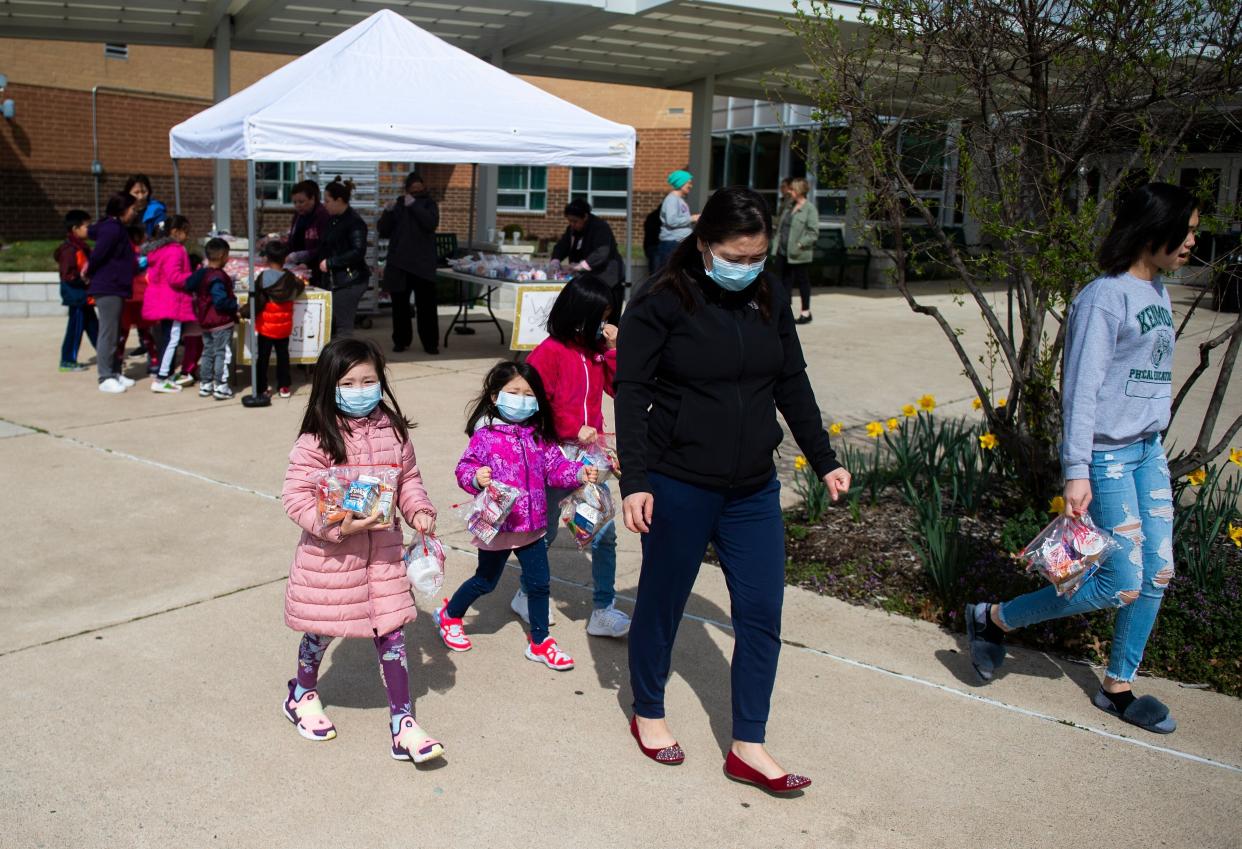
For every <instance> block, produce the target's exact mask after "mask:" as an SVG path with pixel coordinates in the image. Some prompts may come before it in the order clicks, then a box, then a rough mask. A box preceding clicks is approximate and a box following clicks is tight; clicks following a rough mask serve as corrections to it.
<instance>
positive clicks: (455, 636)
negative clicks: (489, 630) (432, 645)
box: [436, 598, 474, 651]
mask: <svg viewBox="0 0 1242 849" xmlns="http://www.w3.org/2000/svg"><path fill="white" fill-rule="evenodd" d="M448 601H449V600H448V599H447V598H446V599H445V600H444V604H442V605H440V609H439V610H437V611H436V627H438V628H439V629H440V639H442V640H444V645H446V646H448V647H449V649H450V650H451V651H470V649H471V648H473V647H474V644H473V643H471V642H470V638H469V637H467V636H466V630H465V629H464V628H463V627H462V624H461V620H460V619H450V618H449V615H448V613H446V612H445V611H447V610H448Z"/></svg>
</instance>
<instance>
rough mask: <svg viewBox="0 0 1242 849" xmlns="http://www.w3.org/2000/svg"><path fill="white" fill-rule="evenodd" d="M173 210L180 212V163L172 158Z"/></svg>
mask: <svg viewBox="0 0 1242 849" xmlns="http://www.w3.org/2000/svg"><path fill="white" fill-rule="evenodd" d="M172 163H173V211H174V212H176V213H177V214H178V215H180V214H181V165H180V163H178V162H177V160H175V159H174V160H173V161H172Z"/></svg>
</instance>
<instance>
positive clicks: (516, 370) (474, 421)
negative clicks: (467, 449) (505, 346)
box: [466, 360, 556, 442]
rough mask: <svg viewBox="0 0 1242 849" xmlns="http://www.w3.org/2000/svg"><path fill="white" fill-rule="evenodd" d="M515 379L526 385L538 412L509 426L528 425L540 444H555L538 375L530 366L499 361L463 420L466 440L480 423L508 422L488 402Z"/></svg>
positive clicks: (493, 402)
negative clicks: (489, 421)
mask: <svg viewBox="0 0 1242 849" xmlns="http://www.w3.org/2000/svg"><path fill="white" fill-rule="evenodd" d="M515 377H520V378H522V379H523V380H525V381H526V382H527V383H529V384H530V388H531V391H532V392H534V393H535V400H536V401H538V402H539V409H538V410H536V411H535V414H534V415H533V416H531V417H530V418H529V419H527V420H526V421H524V422H511V424H524V425H530V426H531V427H533V428H534V429H535V434H536V435H537V436H538V437H539V438H540V439H542V440H543V441H544V442H556V426H555V424H553V422H552V406H551V405H550V404H549V403H548V393H547V392H546V391H544V388H543V380H542V378H540V377H539V372H537V371H535V369H534V367H533V366H530V365H527V364H526V363H519V362H514V361H512V360H501V361H500V362H498V363H496V365H494V366H492V370H491V371H489V372H488V373H487V377H485V378H483V391H482V392H481V393H479V397H478V398H476V399H475V401H474V404H473V405H472V406H471V410H470V414H469V415H468V416H467V417H466V436H474V432H475V430H476V429H477V428H478V426H479V423H480V422H482V421H483V420H484V419H499V420H500V421H505V422H507V421H509V420H508V419H506V418H505V417H504V416H503V415H501V412H500V410H499V409H497V408H496V402H495V401H493V400H492V396H493V395H499V394H500V390H502V389H504V388H505V384H506V383H508V382H509V381H510V380H513V378H515Z"/></svg>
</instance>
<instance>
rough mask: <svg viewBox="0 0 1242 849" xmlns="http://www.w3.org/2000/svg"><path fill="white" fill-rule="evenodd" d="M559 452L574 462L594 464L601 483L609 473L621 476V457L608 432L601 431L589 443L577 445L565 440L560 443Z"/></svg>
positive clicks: (614, 440) (613, 438)
mask: <svg viewBox="0 0 1242 849" xmlns="http://www.w3.org/2000/svg"><path fill="white" fill-rule="evenodd" d="M561 453H562V454H564V455H565V459H567V460H570V461H572V462H575V463H583V464H585V465H588V466H594V467H595V468H596V469H598V470H599V479H600V482H601V483H602V482H603V481H606V480H608V477H609V475H611V476H613V477H620V476H621V459H620V457H619V456H618V455H617V449H616V438H615V437H614V436H613V435H612V434H610V433H601V434H599V436H597V437H596V438H595V441H594V442H593V443H591V444H590V445H579V444H578V443H577V442H566V443H563V444H562V445H561Z"/></svg>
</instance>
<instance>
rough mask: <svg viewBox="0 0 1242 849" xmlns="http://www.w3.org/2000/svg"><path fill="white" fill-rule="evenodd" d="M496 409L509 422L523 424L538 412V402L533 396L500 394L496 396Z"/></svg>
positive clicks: (509, 393)
mask: <svg viewBox="0 0 1242 849" xmlns="http://www.w3.org/2000/svg"><path fill="white" fill-rule="evenodd" d="M496 409H497V410H500V414H501V415H502V416H504V417H505V418H506V419H508V420H509V421H511V422H524V421H526V420H527V419H529V418H530V417H531V416H533V415H534V414H535V413H537V412H539V401H538V400H537V399H536V398H535V396H534V395H518V394H517V393H516V392H501V393H500V394H498V395H497V396H496Z"/></svg>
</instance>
